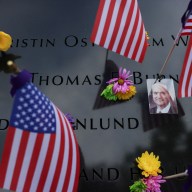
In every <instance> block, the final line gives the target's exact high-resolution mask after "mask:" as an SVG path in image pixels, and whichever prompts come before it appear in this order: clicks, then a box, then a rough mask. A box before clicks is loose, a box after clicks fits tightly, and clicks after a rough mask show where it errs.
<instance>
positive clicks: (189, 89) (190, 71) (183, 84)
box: [178, 36, 192, 97]
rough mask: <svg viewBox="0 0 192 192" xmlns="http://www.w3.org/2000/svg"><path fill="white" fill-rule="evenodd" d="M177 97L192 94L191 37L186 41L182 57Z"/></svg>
mask: <svg viewBox="0 0 192 192" xmlns="http://www.w3.org/2000/svg"><path fill="white" fill-rule="evenodd" d="M178 96H179V97H191V96H192V37H191V36H190V40H189V42H188V47H187V51H186V54H185V58H184V63H183V67H182V71H181V75H180V79H179V87H178Z"/></svg>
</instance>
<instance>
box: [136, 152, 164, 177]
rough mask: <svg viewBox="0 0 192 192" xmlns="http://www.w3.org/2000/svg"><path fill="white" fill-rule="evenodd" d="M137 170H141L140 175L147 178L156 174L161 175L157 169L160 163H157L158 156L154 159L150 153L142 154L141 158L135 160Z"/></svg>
mask: <svg viewBox="0 0 192 192" xmlns="http://www.w3.org/2000/svg"><path fill="white" fill-rule="evenodd" d="M136 161H137V163H138V167H139V169H141V170H143V172H142V175H144V176H145V177H148V176H149V175H152V176H157V175H158V173H161V170H160V169H159V168H160V166H161V162H160V161H159V156H157V157H155V155H154V154H153V152H152V153H150V154H149V153H148V152H147V151H145V153H142V155H141V157H138V158H136Z"/></svg>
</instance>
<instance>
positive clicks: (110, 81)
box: [106, 78, 118, 84]
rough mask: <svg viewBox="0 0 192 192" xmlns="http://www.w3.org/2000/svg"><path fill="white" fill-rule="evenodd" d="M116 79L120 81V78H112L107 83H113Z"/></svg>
mask: <svg viewBox="0 0 192 192" xmlns="http://www.w3.org/2000/svg"><path fill="white" fill-rule="evenodd" d="M115 81H118V78H113V79H110V80H109V81H107V82H106V83H108V84H112V83H114V82H115Z"/></svg>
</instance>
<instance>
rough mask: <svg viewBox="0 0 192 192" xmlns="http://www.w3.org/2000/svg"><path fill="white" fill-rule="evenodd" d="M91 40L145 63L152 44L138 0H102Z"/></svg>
mask: <svg viewBox="0 0 192 192" xmlns="http://www.w3.org/2000/svg"><path fill="white" fill-rule="evenodd" d="M91 42H93V43H95V44H97V45H100V46H102V47H104V48H106V49H109V50H112V51H114V52H116V53H118V54H120V55H123V56H125V57H128V58H130V59H133V60H135V61H137V62H142V61H143V59H144V56H145V53H146V49H147V46H148V43H147V38H146V33H145V28H144V24H143V21H142V17H141V13H140V10H139V7H138V3H137V0H100V4H99V8H98V12H97V16H96V20H95V24H94V27H93V31H92V35H91Z"/></svg>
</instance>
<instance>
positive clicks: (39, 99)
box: [0, 82, 80, 192]
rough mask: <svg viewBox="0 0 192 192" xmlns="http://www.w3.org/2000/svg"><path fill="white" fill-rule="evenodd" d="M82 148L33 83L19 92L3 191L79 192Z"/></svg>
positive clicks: (1, 172)
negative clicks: (80, 152) (80, 149)
mask: <svg viewBox="0 0 192 192" xmlns="http://www.w3.org/2000/svg"><path fill="white" fill-rule="evenodd" d="M79 162H80V160H79V149H78V144H77V142H76V138H75V135H74V133H73V130H72V128H71V125H70V123H69V122H68V120H67V118H66V117H65V116H64V114H63V113H62V112H61V111H60V110H59V109H58V108H57V107H56V106H55V105H54V104H53V103H52V102H51V101H50V100H49V99H48V98H47V97H46V96H45V95H44V94H42V93H41V92H40V91H39V90H38V89H37V88H36V87H35V85H33V84H32V83H30V82H28V83H26V84H25V85H24V86H23V87H22V88H21V89H19V90H18V91H17V92H16V95H15V100H14V105H13V110H12V115H11V119H10V126H9V128H8V133H7V136H6V141H5V146H4V151H3V155H2V160H1V164H0V188H4V189H9V190H13V191H17V192H23V191H31V192H34V191H37V192H42V191H44V192H48V191H53V192H54V191H58V192H60V191H63V192H75V191H77V186H78V180H79V169H80V165H79Z"/></svg>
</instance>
